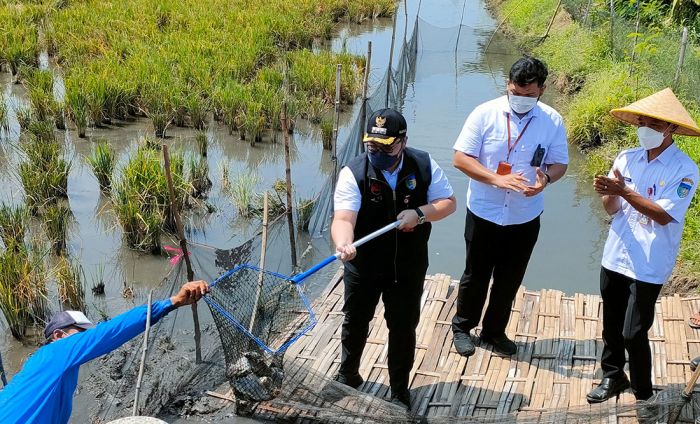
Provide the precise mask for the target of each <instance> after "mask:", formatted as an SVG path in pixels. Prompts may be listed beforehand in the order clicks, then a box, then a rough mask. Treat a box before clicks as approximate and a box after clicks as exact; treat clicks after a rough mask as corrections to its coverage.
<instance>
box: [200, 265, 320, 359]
mask: <svg viewBox="0 0 700 424" xmlns="http://www.w3.org/2000/svg"><path fill="white" fill-rule="evenodd" d="M243 270H250V271H253V272H255V273H257V274H258V275H266V276H268V277H270V278H274V279H276V280H279V282H280V283H281V284H291V285H292V287H294V289H295V291H296V294H297V295H298V296H299V300H300V301H301V303H302V304H303V305H304V307H305V308H306V310H305V312H306V313H308V323H307V324H306V325H305V326H303V327H302V328H301V329H300V330H299V331H295V334H294V336H292V337H290V338H289V339H288V340H286V341H285V342H284V343H283V344H281V345H280V346H279V347H278V348H274V347H273V346H271V344H272V343H271V342H270V341H268V342H265V341H263V340H262V339H261V338H260V337H258V336H257V335H255V334H253V332H251V331H250V330H249V329H248V328H247V327H246V326H245V325H244V324H243V323H242V322H241V321H240V320H239V319H237V318H236V317H234V316H233V315H232V314H231V313H230V312H228V311H227V310H226V308H224V307H223V306H222V305H221V304H219V302H217V301H216V300H214V299H213V298H212V297H211V296H210V295H207V296H205V297H204V301H205V302H206V303H207V305H209V307H211V308H212V309H213V310H215V311H216V312H217V313H218V314H220V315H221V316H222V317H224V318H226V320H228V321H229V322H230V323H231V324H233V325H234V327H235V328H236V329H237V330H238V331H240V332H241V333H243V335H245V336H247V337H248V338H250V339H251V340H253V341H254V342H255V343H256V344H257V345H258V346H259V347H260V348H261V349H262V350H263V351H265V352H266V353H268V354H270V355H273V356H276V355H281V354H282V353H284V351H286V350H287V348H289V346H291V344H292V343H294V342H295V341H297V340H298V339H299V338H300V337H302V336H304V335H305V334H307V333H308V332H309V331H311V329H313V328H314V327H315V326H316V324H317V323H318V320H317V318H316V314H315V313H314V311H313V308H312V306H311V302H310V301H309V299H308V297H307V296H306V294H305V293H304V291H303V290H302V289H301V283H298V282H295V281H294V280H293V278H294V277H290V276H287V275H283V274H280V273H277V272H272V271H265V270H263V269H261V268H259V267H257V266H254V265H249V264H242V265H238V266H236V267H234V268H233V269H231V270H230V271H228V272H226V273H225V274H223V275H221V276H220V277H219V278H217V279H216V280H215V281H214V282H213V283H212V284H211V285H210V289H211V290H216V288H217V286H218V285H219V284H220V283H221V282H222V281H224V280H227V279H230V278H232V277H234V276H235V274H237V273H241V271H243ZM290 324H292V323H290ZM287 330H288V333H289V331H291V329H289V328H288V329H287ZM273 340H276V339H273Z"/></svg>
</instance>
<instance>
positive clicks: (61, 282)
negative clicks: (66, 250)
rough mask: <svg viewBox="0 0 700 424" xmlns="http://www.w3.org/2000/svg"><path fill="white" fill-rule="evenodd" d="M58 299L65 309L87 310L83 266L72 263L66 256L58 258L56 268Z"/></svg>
mask: <svg viewBox="0 0 700 424" xmlns="http://www.w3.org/2000/svg"><path fill="white" fill-rule="evenodd" d="M54 273H55V276H56V287H57V288H58V300H59V302H61V306H62V307H63V309H64V310H75V311H83V312H85V311H86V304H85V284H84V278H83V277H84V273H83V270H82V267H81V266H79V265H77V266H74V265H72V264H71V262H70V260H69V259H68V258H66V257H61V258H59V259H58V263H57V264H56V268H55V270H54Z"/></svg>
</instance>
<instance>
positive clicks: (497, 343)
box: [481, 334, 518, 356]
mask: <svg viewBox="0 0 700 424" xmlns="http://www.w3.org/2000/svg"><path fill="white" fill-rule="evenodd" d="M481 340H482V341H484V342H486V343H489V344H492V345H493V351H494V352H496V353H500V354H501V355H506V356H510V355H514V354H515V352H517V351H518V345H516V344H515V342H513V341H512V340H511V339H509V338H508V337H506V335H505V334H502V335H500V336H485V335H483V334H482V335H481Z"/></svg>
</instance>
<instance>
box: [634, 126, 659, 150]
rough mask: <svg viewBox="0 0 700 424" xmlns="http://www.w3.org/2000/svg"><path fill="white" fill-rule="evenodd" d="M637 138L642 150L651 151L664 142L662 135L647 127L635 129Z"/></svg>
mask: <svg viewBox="0 0 700 424" xmlns="http://www.w3.org/2000/svg"><path fill="white" fill-rule="evenodd" d="M637 138H639V145H640V146H642V148H643V149H644V150H651V149H656V148H657V147H659V146H661V143H663V142H664V133H661V132H658V131H656V130H654V129H652V128H649V127H639V128H637Z"/></svg>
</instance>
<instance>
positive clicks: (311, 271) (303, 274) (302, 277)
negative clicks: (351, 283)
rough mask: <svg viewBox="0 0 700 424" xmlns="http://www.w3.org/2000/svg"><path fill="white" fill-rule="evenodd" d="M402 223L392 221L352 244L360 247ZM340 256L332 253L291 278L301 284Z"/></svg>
mask: <svg viewBox="0 0 700 424" xmlns="http://www.w3.org/2000/svg"><path fill="white" fill-rule="evenodd" d="M400 224H401V221H400V220H399V221H395V222H392V223H391V224H389V225H386V226H384V227H382V228H380V229H378V230H377V231H375V232H373V233H370V234H367V235H366V236H364V237H362V238H361V239H359V240H357V241H356V242H354V243H353V244H352V245H353V247H355V248H358V247H360V246H362V245H363V244H365V243H367V242H368V241H370V240H373V239H375V238H377V237H379V236H381V235H382V234H385V233H387V232H389V231H391V230H393V229H394V228H396V227H398V226H399V225H400ZM339 258H340V253H336V254H335V255H331V256H329V257H327V258H326V259H324V260H322V261H321V262H319V263H318V264H316V265H314V266H312V267H311V268H309V269H308V270H306V271H304V272H301V273H299V274H297V275H295V276H293V277H292V278H290V279H289V280H290V281H291V282H293V283H295V284H299V283H301V282H302V281H304V280H305V279H306V278H307V277H309V276H310V275H312V274H314V273H315V272H317V271H318V270H320V269H321V268H323V267H325V266H326V265H328V264H330V263H331V262H333V261H335V260H336V259H339Z"/></svg>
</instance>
